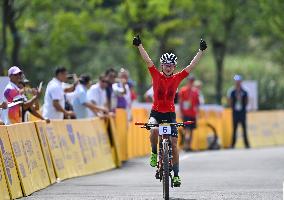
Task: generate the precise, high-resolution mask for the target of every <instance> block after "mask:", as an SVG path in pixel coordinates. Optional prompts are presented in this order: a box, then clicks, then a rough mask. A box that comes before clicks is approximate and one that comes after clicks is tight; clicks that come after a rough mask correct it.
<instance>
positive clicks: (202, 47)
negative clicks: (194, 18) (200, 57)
mask: <svg viewBox="0 0 284 200" xmlns="http://www.w3.org/2000/svg"><path fill="white" fill-rule="evenodd" d="M206 48H207V44H206V42H205V41H204V40H203V39H202V38H201V39H200V50H201V51H204V50H205V49H206Z"/></svg>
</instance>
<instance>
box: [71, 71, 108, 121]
mask: <svg viewBox="0 0 284 200" xmlns="http://www.w3.org/2000/svg"><path fill="white" fill-rule="evenodd" d="M90 86H91V77H90V76H89V75H87V74H83V75H81V76H80V78H79V84H78V85H77V87H76V89H75V92H74V97H73V102H72V105H73V109H74V112H75V114H76V117H77V119H83V118H88V109H90V110H91V111H92V112H94V113H97V112H99V111H101V112H103V113H107V112H108V111H107V109H106V108H103V107H99V106H97V105H95V104H93V103H92V102H89V101H88V100H87V90H88V89H89V88H90Z"/></svg>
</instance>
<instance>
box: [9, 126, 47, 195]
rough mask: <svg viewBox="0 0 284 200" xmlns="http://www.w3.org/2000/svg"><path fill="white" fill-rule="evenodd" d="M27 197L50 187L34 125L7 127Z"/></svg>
mask: <svg viewBox="0 0 284 200" xmlns="http://www.w3.org/2000/svg"><path fill="white" fill-rule="evenodd" d="M7 130H8V135H9V138H10V141H11V144H12V149H13V153H14V156H15V161H16V166H17V169H18V173H19V177H20V181H21V184H22V189H23V192H24V195H25V196H28V195H30V194H31V193H33V192H35V191H37V190H40V189H43V188H45V187H47V186H48V185H50V181H49V178H48V173H47V170H46V166H45V162H44V158H43V154H42V151H41V147H40V143H39V140H38V136H37V132H36V128H35V125H34V123H31V122H29V123H22V124H14V125H9V126H7Z"/></svg>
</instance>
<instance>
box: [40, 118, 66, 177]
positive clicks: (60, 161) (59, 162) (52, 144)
mask: <svg viewBox="0 0 284 200" xmlns="http://www.w3.org/2000/svg"><path fill="white" fill-rule="evenodd" d="M53 123H54V122H52V123H50V124H47V125H46V129H45V130H44V129H43V131H45V133H46V138H47V143H48V146H49V149H50V154H51V158H52V162H53V166H54V170H55V174H56V177H57V178H58V179H60V180H64V179H66V178H68V174H67V173H66V172H65V168H67V167H68V166H66V165H65V162H64V157H63V153H62V149H61V145H60V137H59V135H57V133H56V132H55V130H54V127H53V125H52V124H53Z"/></svg>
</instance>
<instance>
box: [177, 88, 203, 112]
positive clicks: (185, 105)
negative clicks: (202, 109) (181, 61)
mask: <svg viewBox="0 0 284 200" xmlns="http://www.w3.org/2000/svg"><path fill="white" fill-rule="evenodd" d="M179 101H180V110H181V114H182V115H183V116H184V117H196V115H197V111H198V106H199V104H200V102H199V92H198V90H197V89H196V88H192V87H191V88H189V87H188V86H184V87H182V88H181V89H180V91H179Z"/></svg>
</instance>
